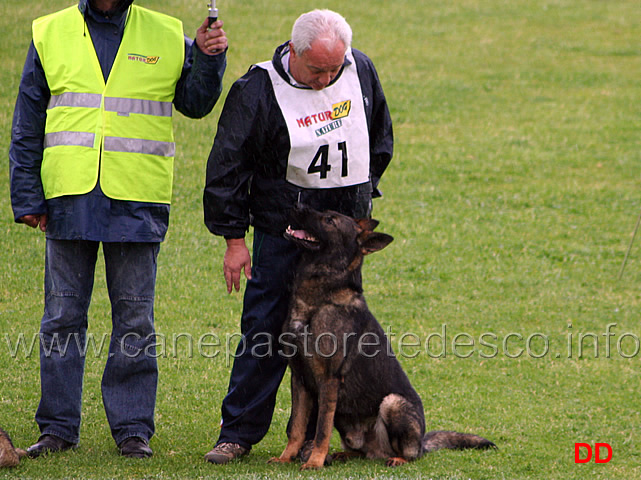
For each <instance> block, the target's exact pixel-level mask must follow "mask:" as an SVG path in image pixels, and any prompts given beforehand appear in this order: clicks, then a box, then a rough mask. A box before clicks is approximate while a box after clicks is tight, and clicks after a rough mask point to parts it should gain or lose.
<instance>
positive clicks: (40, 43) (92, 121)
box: [33, 5, 185, 203]
mask: <svg viewBox="0 0 641 480" xmlns="http://www.w3.org/2000/svg"><path fill="white" fill-rule="evenodd" d="M33 41H34V45H35V47H36V50H37V51H38V55H39V56H40V60H41V62H42V66H43V68H44V72H45V76H46V78H47V83H48V85H49V89H50V90H51V100H50V102H49V105H48V108H47V121H46V125H45V139H44V155H43V160H42V168H41V177H42V184H43V187H44V192H45V198H47V199H49V198H55V197H60V196H63V195H80V194H84V193H88V192H90V191H91V190H92V189H93V188H94V187H95V186H96V183H97V182H98V181H100V187H101V188H102V191H103V192H104V193H105V195H107V196H108V197H110V198H114V199H118V200H131V201H139V202H154V203H170V202H171V189H172V183H173V163H174V154H175V143H174V133H173V124H172V114H173V105H172V101H173V99H174V93H175V89H176V82H177V81H178V79H179V78H180V75H181V72H182V67H183V63H184V56H185V50H184V49H185V43H184V36H183V27H182V23H181V22H180V21H179V20H177V19H175V18H172V17H169V16H167V15H164V14H161V13H157V12H153V11H150V10H147V9H145V8H142V7H138V6H136V5H132V6H131V7H129V11H128V12H127V19H126V26H125V31H124V34H123V38H122V43H121V45H120V49H119V50H118V54H117V56H116V59H115V61H114V64H113V67H112V70H111V73H110V75H109V78H108V80H107V82H106V84H105V81H104V77H103V74H102V70H101V68H100V63H99V62H98V57H97V56H96V52H95V49H94V46H93V43H92V40H91V36H90V34H89V30H88V29H87V28H86V26H85V24H84V18H83V16H82V13H81V12H80V11H79V10H78V7H77V6H73V7H70V8H67V9H65V10H61V11H59V12H56V13H53V14H51V15H47V16H45V17H42V18H39V19H37V20H35V21H34V22H33Z"/></svg>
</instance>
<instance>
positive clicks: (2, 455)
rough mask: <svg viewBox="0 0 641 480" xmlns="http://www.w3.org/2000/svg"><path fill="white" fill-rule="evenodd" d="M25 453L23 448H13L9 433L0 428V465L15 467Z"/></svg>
mask: <svg viewBox="0 0 641 480" xmlns="http://www.w3.org/2000/svg"><path fill="white" fill-rule="evenodd" d="M26 454H27V452H25V451H24V450H21V449H19V448H15V447H14V446H13V443H12V442H11V438H10V437H9V434H8V433H7V432H5V431H4V430H2V429H1V428H0V467H15V466H17V465H18V464H19V463H20V458H21V457H24V456H25V455H26Z"/></svg>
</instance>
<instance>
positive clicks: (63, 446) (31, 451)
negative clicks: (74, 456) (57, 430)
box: [27, 435, 76, 458]
mask: <svg viewBox="0 0 641 480" xmlns="http://www.w3.org/2000/svg"><path fill="white" fill-rule="evenodd" d="M70 448H76V444H74V443H71V442H68V441H66V440H63V439H62V438H60V437H56V436H55V435H42V436H41V437H40V438H39V439H38V441H37V442H36V443H34V444H33V445H31V446H30V447H29V448H28V449H27V455H29V456H30V457H31V458H36V457H39V456H40V455H46V454H47V453H53V452H62V451H64V450H69V449H70Z"/></svg>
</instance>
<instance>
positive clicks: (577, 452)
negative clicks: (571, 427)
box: [574, 443, 612, 463]
mask: <svg viewBox="0 0 641 480" xmlns="http://www.w3.org/2000/svg"><path fill="white" fill-rule="evenodd" d="M602 448H604V449H606V450H607V451H608V456H607V457H606V458H602V457H601V456H600V452H601V449H602ZM582 449H584V450H586V452H585V456H584V457H583V458H581V450H582ZM590 460H592V447H591V446H590V445H589V444H587V443H575V444H574V463H588V462H589V461H590ZM610 460H612V447H611V446H610V445H609V444H607V443H595V444H594V463H608V462H609V461H610Z"/></svg>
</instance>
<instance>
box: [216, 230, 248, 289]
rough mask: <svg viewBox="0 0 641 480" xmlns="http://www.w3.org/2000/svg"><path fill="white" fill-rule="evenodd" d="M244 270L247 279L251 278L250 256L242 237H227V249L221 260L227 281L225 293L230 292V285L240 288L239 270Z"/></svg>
mask: <svg viewBox="0 0 641 480" xmlns="http://www.w3.org/2000/svg"><path fill="white" fill-rule="evenodd" d="M241 270H244V271H245V277H246V278H247V280H251V278H252V271H251V256H250V255H249V249H248V248H247V246H246V245H245V239H244V238H230V239H227V250H226V251H225V259H224V260H223V273H224V274H225V282H227V293H231V290H232V286H233V287H234V288H235V289H236V291H238V290H240V271H241Z"/></svg>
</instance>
